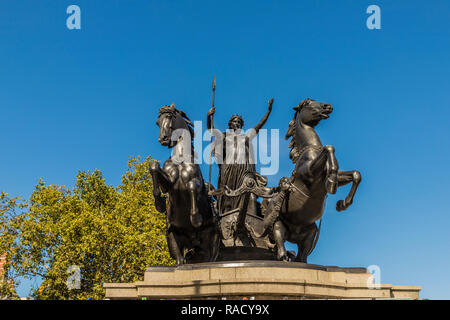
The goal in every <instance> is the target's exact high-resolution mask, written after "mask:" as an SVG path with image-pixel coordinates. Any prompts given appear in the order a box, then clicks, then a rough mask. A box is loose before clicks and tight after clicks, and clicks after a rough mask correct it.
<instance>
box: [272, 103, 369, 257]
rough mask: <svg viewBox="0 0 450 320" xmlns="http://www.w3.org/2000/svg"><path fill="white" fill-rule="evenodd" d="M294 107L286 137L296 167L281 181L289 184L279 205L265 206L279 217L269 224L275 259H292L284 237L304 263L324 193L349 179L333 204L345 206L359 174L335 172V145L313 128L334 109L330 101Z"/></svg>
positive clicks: (312, 244)
mask: <svg viewBox="0 0 450 320" xmlns="http://www.w3.org/2000/svg"><path fill="white" fill-rule="evenodd" d="M294 110H295V115H294V118H293V119H292V121H291V122H290V123H289V129H288V132H287V133H286V139H289V138H292V140H291V141H290V143H289V147H290V148H291V152H290V154H289V156H290V158H291V160H292V161H293V162H294V163H295V169H294V171H293V173H292V176H291V177H290V178H289V179H286V178H284V179H285V180H286V181H284V182H283V183H285V182H287V184H288V187H286V191H285V192H286V193H285V197H282V198H280V197H278V198H277V199H282V200H278V201H280V203H279V204H278V205H276V206H275V205H272V206H270V205H267V207H268V208H277V210H279V212H277V215H278V218H277V219H274V220H273V221H274V223H273V224H272V225H271V226H270V227H271V229H272V237H273V239H274V240H275V242H276V246H277V258H278V259H279V260H290V259H291V258H290V257H289V255H288V253H287V251H286V248H285V246H284V242H285V241H286V240H287V241H290V242H293V243H296V244H297V246H298V254H297V257H296V259H295V260H296V261H299V262H305V263H306V262H307V257H308V255H310V254H311V252H312V251H313V250H314V247H315V244H316V242H317V239H318V235H319V229H318V228H317V226H316V223H315V222H316V221H317V220H319V219H321V218H322V215H323V211H324V207H325V200H326V197H327V194H328V193H330V194H334V193H336V189H337V187H340V186H343V185H346V184H348V183H350V182H352V187H351V190H350V192H349V194H348V195H347V197H346V198H345V200H339V201H338V202H337V204H336V209H337V210H338V211H342V210H345V209H347V208H348V206H350V205H351V204H352V202H353V197H354V195H355V192H356V190H357V188H358V185H359V183H360V182H361V174H360V173H359V172H358V171H356V170H355V171H338V170H339V166H338V162H337V160H336V157H335V155H334V147H332V146H328V145H327V146H323V145H322V143H321V141H320V139H319V136H318V135H317V133H316V131H315V130H314V127H315V126H316V125H317V124H318V123H319V122H320V121H321V120H323V119H327V118H328V117H329V114H330V113H331V112H332V111H333V107H332V106H331V105H330V104H328V103H321V102H317V101H314V100H311V99H305V100H303V101H301V102H300V104H299V105H297V106H296V107H295V108H294ZM283 192H284V191H283ZM270 201H276V200H275V198H274V199H273V200H269V201H268V202H267V203H268V204H270ZM275 211H276V210H275ZM269 215H271V216H272V217H273V213H272V214H271V213H270V212H267V217H268V219H270V218H269ZM265 222H266V221H265ZM265 224H266V223H265Z"/></svg>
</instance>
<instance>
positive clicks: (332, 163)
mask: <svg viewBox="0 0 450 320" xmlns="http://www.w3.org/2000/svg"><path fill="white" fill-rule="evenodd" d="M325 166H326V168H327V179H326V181H325V184H326V189H327V192H328V193H330V194H335V193H336V191H337V185H338V177H337V173H338V170H339V165H338V162H337V159H336V156H335V154H334V147H333V146H324V147H323V149H322V151H321V152H320V153H319V155H318V156H317V157H316V159H314V160H313V161H312V162H311V167H310V168H311V169H310V170H311V172H312V173H313V174H314V175H315V174H320V173H321V172H323V170H324V169H325Z"/></svg>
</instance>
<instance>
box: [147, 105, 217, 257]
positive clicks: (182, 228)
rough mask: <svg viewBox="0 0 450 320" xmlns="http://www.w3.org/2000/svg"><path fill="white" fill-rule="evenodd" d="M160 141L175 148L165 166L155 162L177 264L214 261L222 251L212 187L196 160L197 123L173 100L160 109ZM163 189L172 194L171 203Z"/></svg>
mask: <svg viewBox="0 0 450 320" xmlns="http://www.w3.org/2000/svg"><path fill="white" fill-rule="evenodd" d="M156 124H157V125H158V126H159V128H160V135H159V139H158V141H159V142H160V143H161V145H163V146H167V147H168V148H173V152H172V157H171V158H169V159H168V160H167V161H166V162H164V165H163V167H162V168H161V167H160V165H159V163H158V162H156V161H155V162H152V164H151V166H150V172H151V175H152V179H153V195H154V197H155V206H156V209H157V210H158V211H159V212H166V213H167V218H168V227H167V243H168V246H169V251H170V254H171V256H172V257H173V258H174V259H175V260H176V262H177V265H180V264H183V263H185V262H187V263H192V262H210V261H214V260H215V259H216V258H217V255H218V249H219V241H220V239H219V234H218V232H217V229H216V223H215V216H214V212H213V210H214V209H213V207H212V206H211V201H212V200H211V199H210V197H209V196H208V190H207V187H206V186H205V182H204V180H203V176H202V173H201V171H200V167H199V165H198V164H196V163H194V149H193V147H192V138H193V135H194V130H193V124H192V122H191V121H190V120H189V118H188V117H187V116H186V114H185V113H184V112H183V111H181V110H178V109H176V108H175V106H174V105H173V104H172V105H170V106H164V107H162V108H160V109H159V115H158V120H157V121H156ZM161 191H162V192H164V193H167V194H168V206H167V208H166V199H165V197H163V196H162V195H161Z"/></svg>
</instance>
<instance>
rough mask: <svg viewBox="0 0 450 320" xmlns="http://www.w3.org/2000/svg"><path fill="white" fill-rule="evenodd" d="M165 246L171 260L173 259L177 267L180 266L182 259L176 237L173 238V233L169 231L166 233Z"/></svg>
mask: <svg viewBox="0 0 450 320" xmlns="http://www.w3.org/2000/svg"><path fill="white" fill-rule="evenodd" d="M167 245H168V247H169V252H170V255H171V256H172V258H174V259H175V260H176V262H177V265H178V266H179V265H181V264H183V263H184V257H183V255H182V253H181V249H180V247H179V245H178V242H177V237H176V236H175V234H174V232H173V231H169V232H168V233H167Z"/></svg>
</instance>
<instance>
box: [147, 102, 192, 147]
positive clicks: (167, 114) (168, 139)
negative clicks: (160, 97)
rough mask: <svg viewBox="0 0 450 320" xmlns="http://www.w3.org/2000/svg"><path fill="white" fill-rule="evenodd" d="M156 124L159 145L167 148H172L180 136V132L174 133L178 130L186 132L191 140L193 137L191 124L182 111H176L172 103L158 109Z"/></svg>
mask: <svg viewBox="0 0 450 320" xmlns="http://www.w3.org/2000/svg"><path fill="white" fill-rule="evenodd" d="M156 124H157V125H158V127H159V138H158V141H159V143H161V145H163V146H167V147H169V148H172V147H173V146H174V145H175V144H176V142H177V140H178V138H179V137H180V136H181V134H180V132H178V133H176V131H177V130H179V129H181V130H187V131H186V132H187V133H189V135H190V137H191V139H192V138H193V136H194V130H193V123H192V122H191V120H190V119H189V118H188V116H187V115H186V114H185V113H184V112H183V111H181V110H179V109H176V108H175V105H174V104H173V103H172V104H171V105H170V106H168V105H166V106H163V107H161V108H160V109H159V114H158V120H157V121H156Z"/></svg>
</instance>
